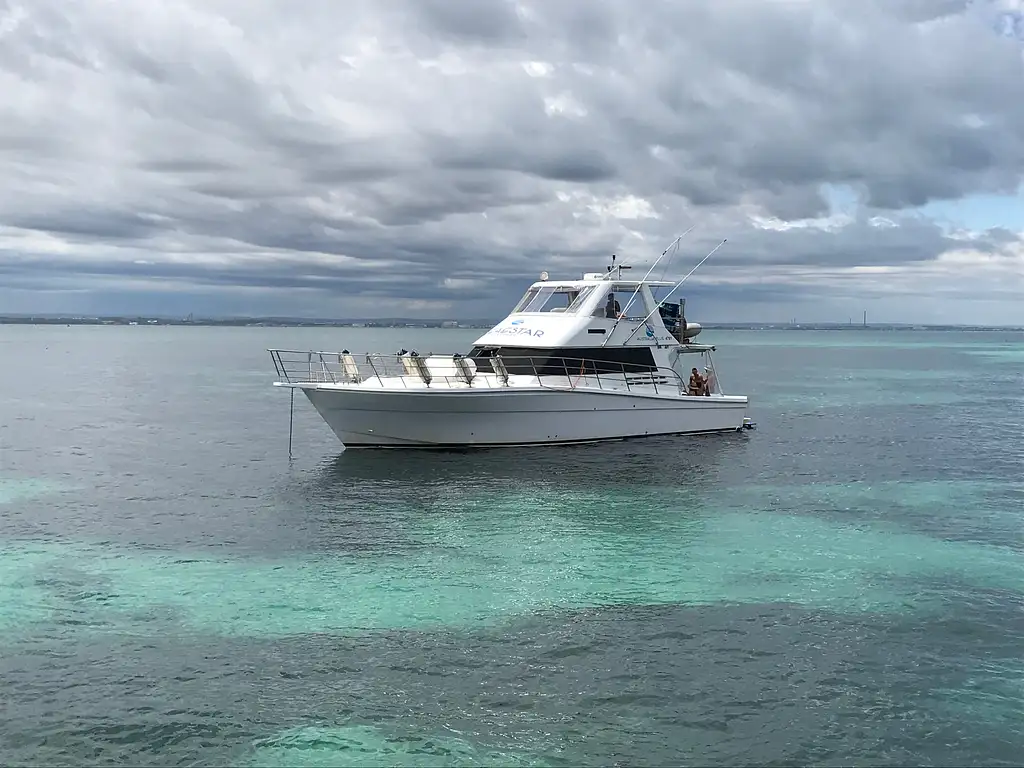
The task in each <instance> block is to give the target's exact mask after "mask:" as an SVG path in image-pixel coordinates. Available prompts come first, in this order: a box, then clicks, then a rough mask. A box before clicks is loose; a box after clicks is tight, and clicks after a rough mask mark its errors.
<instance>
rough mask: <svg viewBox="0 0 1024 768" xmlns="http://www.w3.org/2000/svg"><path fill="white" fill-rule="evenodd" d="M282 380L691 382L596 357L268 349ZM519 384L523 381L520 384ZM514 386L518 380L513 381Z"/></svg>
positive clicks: (675, 390) (555, 385)
mask: <svg viewBox="0 0 1024 768" xmlns="http://www.w3.org/2000/svg"><path fill="white" fill-rule="evenodd" d="M268 351H269V352H270V356H271V359H272V360H273V362H274V370H275V372H276V374H277V377H278V379H279V380H280V381H281V382H283V383H285V384H287V385H292V386H297V385H304V384H361V383H363V382H368V381H372V380H376V382H377V383H378V384H379V385H380V386H388V387H391V386H398V387H410V388H413V387H415V388H421V387H423V386H427V387H430V386H436V387H438V388H444V389H449V388H467V387H473V388H488V387H494V388H504V387H508V386H511V384H510V381H511V380H512V379H513V377H516V376H524V375H525V376H527V377H528V378H529V379H532V380H534V382H535V385H536V386H541V387H545V388H549V389H577V388H582V387H586V388H591V389H594V388H596V389H614V390H620V391H621V390H622V389H623V388H625V389H626V390H630V391H631V390H633V389H634V388H640V387H642V388H643V390H644V391H651V390H653V391H654V392H655V393H656V394H661V393H664V394H669V393H672V394H681V393H685V392H686V387H687V382H686V381H685V380H684V379H683V377H682V376H681V375H680V374H679V373H678V372H677V371H675V370H674V369H672V368H665V367H656V366H650V365H637V364H633V363H620V362H614V361H608V360H596V359H592V358H572V357H561V356H558V357H545V356H537V357H531V356H501V355H494V356H492V357H484V358H470V357H464V356H462V355H458V354H455V355H436V354H427V355H420V354H418V353H417V352H402V353H398V354H382V353H376V352H373V353H353V352H349V351H348V350H347V349H345V350H342V351H341V352H325V351H311V350H304V351H303V350H287V349H270V350H268ZM520 381H521V380H520ZM513 383H514V382H513Z"/></svg>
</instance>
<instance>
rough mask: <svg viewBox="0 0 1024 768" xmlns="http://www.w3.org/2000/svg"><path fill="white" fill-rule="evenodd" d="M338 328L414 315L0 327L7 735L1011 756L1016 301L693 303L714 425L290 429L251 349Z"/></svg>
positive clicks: (14, 753)
mask: <svg viewBox="0 0 1024 768" xmlns="http://www.w3.org/2000/svg"><path fill="white" fill-rule="evenodd" d="M414 333H419V334H421V336H420V337H419V339H418V340H417V342H416V343H417V344H418V345H419V346H420V348H423V349H434V350H436V351H442V350H443V351H457V350H459V349H461V348H464V347H465V346H466V345H467V344H468V343H469V342H470V341H471V340H472V338H473V334H472V333H469V334H467V333H465V332H461V331H446V332H425V331H417V332H414ZM709 334H710V332H709ZM341 335H344V336H345V337H346V341H345V342H344V343H345V345H346V346H348V347H350V348H354V349H361V348H377V347H379V348H383V349H390V348H392V347H395V348H397V347H398V346H400V345H405V346H409V344H408V341H403V340H402V339H403V337H402V336H401V335H398V333H397V332H393V331H336V330H329V331H328V330H305V329H202V328H196V329H191V328H181V329H170V328H153V329H150V328H13V327H8V328H0V348H2V349H3V351H4V352H6V353H7V355H8V358H9V359H18V360H19V361H21V367H22V369H23V370H31V371H33V375H32V376H31V377H25V376H24V375H20V374H18V375H15V372H13V371H11V370H10V369H8V370H6V371H4V372H3V373H0V382H2V386H0V447H2V453H0V459H2V463H0V547H2V548H3V557H2V558H0V645H2V649H0V687H2V690H3V691H4V692H5V706H4V708H3V709H2V710H0V760H2V761H3V762H4V763H6V764H54V763H62V764H66V763H75V764H112V763H118V764H125V763H127V764H133V765H150V764H152V765H177V764H194V763H196V762H200V763H203V764H213V765H239V764H241V765H424V766H427V765H429V766H434V765H608V764H613V763H625V764H645V765H706V764H708V763H711V762H715V763H729V764H765V763H787V764H838V763H842V764H851V763H852V764H865V765H893V764H899V765H922V764H939V765H963V764H971V765H1014V764H1019V755H1020V754H1022V753H1024V727H1022V724H1021V719H1020V714H1019V713H1020V711H1021V710H1022V709H1024V664H1022V663H1021V661H1020V651H1019V649H1020V647H1021V644H1022V642H1024V631H1022V627H1024V614H1022V610H1021V606H1022V593H1024V527H1022V520H1021V518H1022V511H1024V481H1022V472H1021V470H1022V468H1024V447H1022V446H1024V441H1022V439H1021V431H1022V428H1024V366H1022V364H1021V361H1022V360H1024V356H1022V351H1024V337H1022V336H1021V335H1019V334H1017V335H1015V334H1012V333H1009V332H1005V333H1000V332H990V333H952V332H949V333H937V332H916V333H915V332H905V333H881V332H857V331H843V332H834V333H827V332H789V333H781V332H729V333H725V332H721V333H716V334H715V337H714V341H715V342H716V343H718V344H719V347H720V349H719V352H718V354H717V355H716V364H717V366H718V367H719V369H720V370H721V373H722V380H723V382H724V384H725V385H726V386H727V387H728V388H729V389H730V390H733V391H745V392H748V393H749V394H750V395H751V397H752V399H753V403H754V406H753V414H752V415H753V417H754V418H755V420H756V421H757V423H758V429H757V430H756V431H754V432H751V433H746V434H742V435H729V436H719V437H711V438H707V437H703V438H694V439H668V440H664V439H658V440H650V441H638V442H628V443H618V444H608V445H600V446H580V447H573V448H559V449H535V450H525V449H515V450H499V451H487V452H479V453H458V452H448V453H430V454H415V455H410V454H401V453H389V452H363V453H359V452H354V451H350V452H345V453H340V452H339V450H338V446H337V444H336V443H335V441H334V439H333V437H332V436H331V435H330V433H329V431H328V430H327V429H326V427H325V426H324V425H323V424H322V423H321V422H320V421H319V419H318V417H316V415H315V413H313V412H312V410H311V409H310V408H308V406H307V405H306V404H305V403H304V402H302V401H298V400H297V401H296V405H297V410H296V453H297V456H296V459H295V460H294V461H293V462H289V461H288V459H287V450H286V449H287V419H288V413H287V398H286V396H284V397H282V395H281V393H280V392H279V391H277V390H274V389H273V388H271V387H270V386H269V382H270V380H271V376H270V374H272V372H273V369H272V367H269V357H268V356H267V355H266V353H265V351H264V348H265V347H266V346H293V347H297V348H305V347H309V346H312V347H324V348H334V347H337V346H338V343H339V341H338V338H339V336H341ZM350 337H354V338H350ZM702 338H703V337H702ZM268 368H269V371H268ZM965 372H969V374H970V375H969V379H970V386H969V387H965V386H964V382H965Z"/></svg>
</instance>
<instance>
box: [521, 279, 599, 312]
mask: <svg viewBox="0 0 1024 768" xmlns="http://www.w3.org/2000/svg"><path fill="white" fill-rule="evenodd" d="M593 291H594V286H592V285H588V286H584V287H582V288H574V287H572V286H554V285H553V286H542V287H533V288H530V290H528V291H527V292H526V295H525V296H523V298H522V299H520V300H519V303H518V304H516V306H515V309H513V310H512V312H513V313H516V312H563V313H575V312H578V311H579V310H580V308H581V307H582V306H583V304H584V303H585V302H586V300H587V298H588V297H589V296H590V294H591V293H593Z"/></svg>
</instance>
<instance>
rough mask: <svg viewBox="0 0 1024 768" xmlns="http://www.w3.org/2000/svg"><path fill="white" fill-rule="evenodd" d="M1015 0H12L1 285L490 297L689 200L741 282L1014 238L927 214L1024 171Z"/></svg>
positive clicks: (685, 215)
mask: <svg viewBox="0 0 1024 768" xmlns="http://www.w3.org/2000/svg"><path fill="white" fill-rule="evenodd" d="M1012 5H1013V3H1008V2H1007V0H999V2H996V0H992V1H991V2H987V3H986V2H979V1H978V0H974V1H973V2H972V1H971V0H959V1H957V0H859V2H849V1H848V0H700V1H699V2H698V1H695V2H686V3H679V2H672V1H670V0H649V1H645V2H643V3H637V2H626V0H521V1H520V2H512V1H511V0H415V1H414V0H347V2H344V3H337V2H333V0H331V1H329V0H310V2H306V3H303V4H302V6H301V10H300V9H299V7H298V6H296V5H295V4H292V3H285V2H283V1H282V2H274V1H268V2H265V3H258V4H254V3H249V2H243V0H202V1H201V2H200V0H176V1H175V2H170V0H150V1H149V2H146V3H101V2H92V1H89V2H82V3H74V4H71V3H65V2H61V1H59V0H21V1H20V2H19V1H18V0H0V93H2V94H3V96H0V173H2V176H0V178H2V179H3V181H2V182H0V277H2V278H3V281H2V284H0V291H2V290H3V288H4V287H5V286H6V287H7V288H13V289H18V290H22V291H44V290H46V289H47V286H54V285H58V284H59V285H61V286H65V287H66V286H68V285H72V284H74V283H75V281H76V280H77V281H80V284H81V285H83V286H86V287H88V286H90V285H96V286H102V287H103V288H104V289H110V288H111V287H112V286H113V287H116V285H117V282H118V281H119V280H121V281H125V284H129V283H130V284H131V285H136V286H138V285H144V284H146V283H152V284H153V285H157V286H159V285H169V286H173V287H174V289H175V290H181V291H187V290H189V287H190V286H194V287H201V288H210V287H213V288H223V289H225V290H227V289H231V288H259V289H264V290H266V291H273V290H275V289H276V290H280V291H287V290H295V289H302V290H304V291H311V292H320V293H323V294H325V295H335V296H346V297H350V298H351V300H352V301H353V302H358V301H359V300H364V301H365V302H369V303H370V304H372V303H373V302H374V301H377V300H378V299H379V298H386V297H391V298H395V299H399V300H400V299H422V300H424V301H430V300H436V301H443V302H449V303H451V304H452V305H453V306H459V305H460V304H459V303H460V302H463V304H464V305H465V306H466V307H467V308H468V309H467V311H469V312H470V313H473V312H477V313H479V311H480V310H481V308H483V307H487V306H490V305H492V304H493V303H494V302H500V301H507V300H508V299H509V298H510V293H514V292H517V291H519V290H521V288H522V284H523V282H524V281H526V280H530V279H533V276H534V275H535V274H536V273H537V272H538V271H539V270H540V269H544V268H547V269H550V270H552V272H553V273H555V274H558V273H559V272H563V273H568V274H576V273H578V272H579V271H581V270H583V269H594V268H598V269H599V268H601V267H602V266H603V264H604V263H605V261H606V258H607V256H608V254H610V253H612V252H618V253H628V254H630V255H631V256H632V255H635V256H636V257H637V258H649V257H652V256H654V255H656V254H657V253H659V252H660V251H661V250H662V249H663V248H664V247H665V246H666V245H667V244H668V243H669V242H671V241H672V239H673V238H674V237H675V236H676V235H677V234H678V233H679V232H680V231H682V230H683V229H685V228H686V227H688V226H690V225H691V224H694V223H696V224H697V225H698V226H697V229H696V230H695V231H694V233H693V235H692V236H690V237H688V238H687V240H686V241H685V246H686V248H685V250H686V254H687V258H692V259H696V258H699V256H700V255H702V254H703V252H706V251H707V250H710V248H711V247H713V246H714V245H715V243H717V242H718V241H719V240H720V239H721V238H723V237H727V238H728V239H729V247H728V248H726V249H723V251H721V252H720V254H718V255H716V261H715V262H714V264H715V265H717V267H715V268H717V269H720V270H721V271H722V275H723V276H725V277H728V276H730V275H733V274H735V272H736V270H742V269H747V270H748V271H750V272H751V273H752V274H754V273H756V270H758V269H768V268H772V269H776V270H778V269H781V268H785V267H794V268H796V267H800V268H809V267H815V268H821V269H835V268H842V267H852V266H886V265H890V266H898V265H917V264H927V263H930V262H933V261H934V260H935V259H936V258H937V257H939V256H941V255H942V254H945V253H948V252H955V251H962V250H971V251H972V252H976V253H978V254H981V255H983V256H984V255H992V256H997V257H1005V258H1006V259H1012V258H1014V257H1015V256H1014V255H1015V254H1017V255H1019V254H1020V253H1021V251H1020V248H1021V234H1020V233H1018V232H1014V231H1013V229H1014V226H1013V225H1012V224H1008V225H1007V226H1006V227H1003V228H995V229H992V230H989V231H983V232H979V233H973V234H972V235H970V237H968V236H967V235H963V234H958V233H954V232H950V231H949V230H948V229H947V228H944V227H942V226H941V225H940V224H938V223H936V222H933V221H931V220H928V219H924V218H921V217H920V216H918V215H916V214H914V213H913V211H912V209H914V208H916V207H919V206H923V205H926V204H928V203H933V202H942V201H955V200H958V199H960V198H962V197H965V196H968V195H980V194H1015V193H1016V191H1017V190H1018V188H1019V187H1020V185H1021V183H1022V180H1024V60H1022V48H1021V44H1020V40H1017V39H1014V38H1013V37H1012V36H1008V35H1000V34H999V33H998V30H997V29H996V21H997V20H998V19H999V18H1003V17H1001V16H999V13H1002V14H1004V16H1005V13H1007V12H1008V11H1007V10H1006V9H1008V8H1010V9H1011V10H1012V8H1011V6H1012ZM129 32H130V34H129ZM829 188H832V189H844V190H848V191H849V194H850V195H851V196H854V197H855V198H856V211H855V213H853V214H852V215H850V216H849V217H848V220H847V221H845V222H844V223H842V225H841V226H830V227H828V228H822V227H815V226H784V225H785V224H786V223H787V222H795V221H797V220H805V219H814V218H821V217H828V216H829V215H830V214H833V213H835V212H834V211H832V210H831V208H830V202H829V198H828V195H827V193H826V190H827V189H829ZM637 201H640V202H637ZM879 217H881V218H882V219H884V220H885V222H884V223H883V225H879V220H880V218H879ZM467 283H472V284H473V285H474V286H475V288H474V291H475V293H474V294H473V297H474V298H473V299H471V300H466V299H465V294H464V293H462V292H461V289H460V288H459V287H458V286H460V285H463V284H467ZM754 283H756V278H752V280H751V286H750V288H749V290H750V295H751V296H755V295H758V291H760V292H761V293H763V294H765V295H769V294H770V295H771V296H772V297H773V298H777V297H778V296H781V295H783V294H785V291H787V290H789V291H790V292H791V294H792V295H796V294H797V293H799V292H804V293H807V292H808V288H807V286H806V284H794V285H792V286H789V287H788V288H787V287H786V286H785V285H783V284H780V285H779V286H773V287H770V288H769V287H766V286H763V285H762V286H756V285H754ZM723 290H727V291H728V292H730V293H735V292H740V291H742V286H740V287H737V286H736V285H735V284H734V283H729V285H728V288H723ZM0 295H2V294H0ZM254 296H255V294H254ZM360 297H361V299H360ZM253 301H254V302H258V299H257V298H253ZM297 301H299V300H297ZM474 301H475V304H474ZM306 302H308V299H307V298H303V299H302V300H301V301H299V303H306Z"/></svg>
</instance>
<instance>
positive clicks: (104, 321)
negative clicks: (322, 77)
mask: <svg viewBox="0 0 1024 768" xmlns="http://www.w3.org/2000/svg"><path fill="white" fill-rule="evenodd" d="M498 322H500V320H495V321H485V320H466V321H463V320H458V321H456V320H415V319H404V318H403V319H393V320H391V319H389V320H321V319H313V320H311V319H303V318H251V317H237V318H206V319H179V318H166V317H130V316H125V317H121V316H118V317H59V316H31V315H25V316H18V315H9V316H3V317H0V325H64V326H68V325H92V326H139V327H146V326H179V327H180V326H195V327H198V328H218V327H225V328H433V329H439V330H486V329H488V328H492V327H494V326H495V325H496V324H497V323H498ZM701 326H702V327H703V328H705V329H707V330H721V331H1018V332H1024V327H1022V326H1005V325H1004V326H999V325H929V324H925V323H874V324H873V323H869V324H867V325H863V324H860V323H852V324H851V323H795V324H794V323H701Z"/></svg>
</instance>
